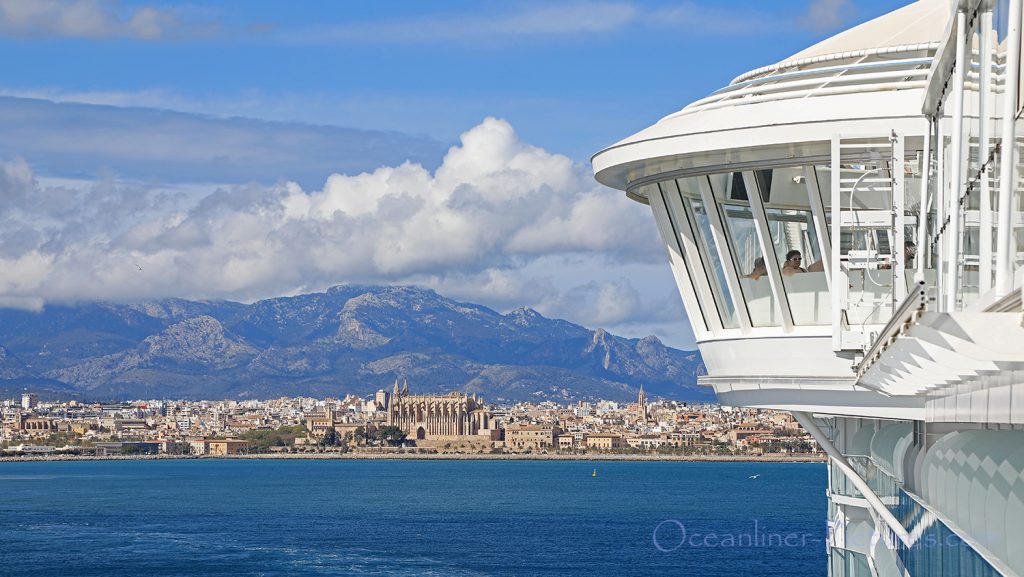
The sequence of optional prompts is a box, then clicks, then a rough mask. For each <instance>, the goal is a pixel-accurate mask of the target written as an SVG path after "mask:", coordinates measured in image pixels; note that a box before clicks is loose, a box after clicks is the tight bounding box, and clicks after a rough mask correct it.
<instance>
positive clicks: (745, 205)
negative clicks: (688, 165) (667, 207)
mask: <svg viewBox="0 0 1024 577" xmlns="http://www.w3.org/2000/svg"><path fill="white" fill-rule="evenodd" d="M709 180H710V181H711V190H712V191H713V192H714V195H715V199H716V200H717V201H718V202H719V206H720V208H721V210H722V215H723V219H724V220H725V227H726V234H727V236H728V239H729V246H730V248H731V249H732V255H733V260H734V262H733V263H732V265H733V267H735V269H736V272H737V276H738V277H739V283H740V290H741V292H742V293H743V302H745V303H746V304H747V311H749V313H750V323H751V324H752V325H753V326H755V327H776V326H779V325H780V324H781V322H782V321H781V319H780V318H779V312H778V305H777V303H776V302H775V295H774V294H773V293H772V287H771V284H770V283H769V282H768V274H767V273H768V269H767V267H766V266H765V264H764V255H763V254H762V252H761V246H760V244H759V243H758V239H757V229H756V227H755V225H754V215H753V213H752V212H751V211H750V202H749V201H748V200H747V199H748V197H747V189H746V186H745V185H744V182H743V175H742V174H741V173H739V172H732V173H726V174H713V175H711V176H710V177H709Z"/></svg>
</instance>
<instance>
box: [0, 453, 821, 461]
mask: <svg viewBox="0 0 1024 577" xmlns="http://www.w3.org/2000/svg"><path fill="white" fill-rule="evenodd" d="M186 459H191V460H267V461H289V460H339V461H340V460H352V461H418V460H420V461H595V462H599V461H679V462H693V463H824V462H825V455H823V454H801V455H762V456H758V455H543V454H542V455H534V454H530V455H522V454H495V455H488V454H454V453H450V454H417V453H405V454H394V455H387V454H380V455H378V454H358V453H357V454H353V453H284V454H281V453H266V454H263V453H261V454H256V455H110V456H105V457H94V456H88V455H52V456H46V457H43V456H39V457H35V456H33V457H0V463H39V462H52V461H168V460H186Z"/></svg>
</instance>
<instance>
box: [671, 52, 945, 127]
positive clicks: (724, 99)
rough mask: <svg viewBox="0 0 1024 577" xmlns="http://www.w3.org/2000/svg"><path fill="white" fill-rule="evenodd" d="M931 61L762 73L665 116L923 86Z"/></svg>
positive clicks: (889, 62) (891, 61) (859, 64)
mask: <svg viewBox="0 0 1024 577" xmlns="http://www.w3.org/2000/svg"><path fill="white" fill-rule="evenodd" d="M931 62H932V59H931V58H906V59H900V60H889V61H881V62H879V61H872V62H858V63H853V64H845V65H840V66H827V67H822V68H815V69H810V70H797V71H793V72H784V73H781V74H774V75H771V76H763V77H760V78H754V79H751V80H747V81H744V82H740V83H738V84H733V85H730V86H726V87H724V88H721V89H719V90H717V91H715V92H714V93H712V94H711V95H710V96H707V97H705V98H702V99H700V100H697V101H696V102H693V103H692V104H690V105H689V106H687V107H686V108H684V109H682V110H680V111H679V112H676V113H674V114H671V115H669V116H667V117H666V118H665V119H669V118H673V117H676V116H683V115H687V114H692V113H694V112H698V111H701V110H711V109H715V108H722V107H725V106H733V105H737V104H755V103H758V102H764V101H771V100H786V99H793V98H805V97H808V96H827V95H836V94H852V93H858V92H874V91H879V90H906V89H913V88H925V87H926V86H927V83H928V82H927V80H928V74H929V65H930V64H931Z"/></svg>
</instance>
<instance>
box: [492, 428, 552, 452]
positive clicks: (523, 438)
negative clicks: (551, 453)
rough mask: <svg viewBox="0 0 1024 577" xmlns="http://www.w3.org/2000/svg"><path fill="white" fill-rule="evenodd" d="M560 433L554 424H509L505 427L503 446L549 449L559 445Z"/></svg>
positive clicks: (516, 448) (514, 448) (521, 449)
mask: <svg viewBox="0 0 1024 577" xmlns="http://www.w3.org/2000/svg"><path fill="white" fill-rule="evenodd" d="M561 434H562V429H560V428H558V427H557V426H554V425H524V424H510V425H508V426H507V427H505V446H506V447H507V448H509V449H511V450H514V451H527V450H531V451H532V450H540V449H550V448H552V447H558V446H559V442H558V440H559V437H560V436H561Z"/></svg>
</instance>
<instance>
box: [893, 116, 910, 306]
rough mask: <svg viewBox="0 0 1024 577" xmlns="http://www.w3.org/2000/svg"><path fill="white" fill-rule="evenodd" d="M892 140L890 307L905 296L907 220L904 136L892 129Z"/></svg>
mask: <svg viewBox="0 0 1024 577" xmlns="http://www.w3.org/2000/svg"><path fill="white" fill-rule="evenodd" d="M890 138H891V140H892V174H891V176H892V188H891V196H890V198H891V199H892V227H893V230H892V234H893V239H892V240H893V244H894V245H895V246H893V247H891V250H892V257H893V258H892V261H893V264H892V307H893V310H896V305H897V304H899V303H900V302H902V301H903V298H904V297H905V296H907V278H906V277H907V263H906V242H907V239H906V238H905V235H906V226H905V224H906V220H907V217H906V215H907V208H906V207H907V187H906V185H905V183H906V174H905V173H904V170H903V165H904V163H905V162H906V160H905V159H904V154H903V152H904V137H903V135H902V134H896V132H895V131H894V132H893V133H892V136H891V137H890Z"/></svg>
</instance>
